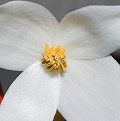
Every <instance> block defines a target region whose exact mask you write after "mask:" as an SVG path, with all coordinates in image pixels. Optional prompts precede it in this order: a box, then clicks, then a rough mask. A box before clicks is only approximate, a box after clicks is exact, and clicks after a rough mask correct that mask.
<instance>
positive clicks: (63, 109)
mask: <svg viewBox="0 0 120 121" xmlns="http://www.w3.org/2000/svg"><path fill="white" fill-rule="evenodd" d="M67 63H68V68H67V69H66V73H64V74H63V76H62V87H61V96H60V103H59V108H58V109H59V111H60V113H61V114H62V115H63V116H64V117H65V118H66V120H67V121H120V66H119V64H118V63H117V62H116V61H115V60H114V59H113V58H112V57H111V56H109V57H106V58H102V59H98V60H84V61H83V60H79V61H77V60H67Z"/></svg>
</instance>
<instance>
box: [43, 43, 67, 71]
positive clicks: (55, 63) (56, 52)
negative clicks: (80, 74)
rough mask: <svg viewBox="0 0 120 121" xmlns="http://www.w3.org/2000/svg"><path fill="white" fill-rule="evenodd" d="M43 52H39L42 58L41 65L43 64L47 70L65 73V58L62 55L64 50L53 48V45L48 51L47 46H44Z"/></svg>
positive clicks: (58, 47) (59, 47)
mask: <svg viewBox="0 0 120 121" xmlns="http://www.w3.org/2000/svg"><path fill="white" fill-rule="evenodd" d="M45 50H46V52H41V54H42V56H43V58H42V59H41V61H42V64H45V66H46V67H47V70H50V71H51V72H52V71H55V70H57V71H58V72H60V69H61V70H62V71H65V68H66V67H67V63H66V60H65V58H66V56H65V55H64V53H65V51H66V50H65V49H63V50H62V46H60V45H58V46H57V47H55V44H53V46H52V47H51V48H50V49H49V45H48V44H47V43H46V44H45Z"/></svg>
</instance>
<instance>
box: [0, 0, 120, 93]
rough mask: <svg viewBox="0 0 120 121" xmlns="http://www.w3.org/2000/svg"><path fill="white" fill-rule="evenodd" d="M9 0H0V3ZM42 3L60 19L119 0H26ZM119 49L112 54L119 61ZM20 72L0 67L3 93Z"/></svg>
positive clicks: (117, 2) (112, 3) (117, 3)
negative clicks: (90, 6)
mask: <svg viewBox="0 0 120 121" xmlns="http://www.w3.org/2000/svg"><path fill="white" fill-rule="evenodd" d="M8 1H11V0H0V5H2V4H4V3H6V2H8ZM28 1H32V2H36V3H38V4H41V5H43V6H44V7H46V8H47V9H48V10H50V11H51V12H52V13H53V14H54V16H55V17H56V18H57V19H58V20H59V21H60V20H61V19H62V18H63V17H64V16H65V14H66V13H68V12H70V11H73V10H75V9H79V8H81V7H84V6H88V5H120V0H28ZM119 53H120V50H119V51H117V52H115V53H114V54H112V56H113V57H114V58H115V59H116V60H117V61H118V62H119V63H120V54H119ZM20 73H21V72H15V71H8V70H4V69H0V80H1V83H2V87H3V91H4V93H5V92H6V91H7V89H8V87H9V86H10V84H11V83H12V82H13V81H14V80H15V78H16V77H17V76H18V75H19V74H20Z"/></svg>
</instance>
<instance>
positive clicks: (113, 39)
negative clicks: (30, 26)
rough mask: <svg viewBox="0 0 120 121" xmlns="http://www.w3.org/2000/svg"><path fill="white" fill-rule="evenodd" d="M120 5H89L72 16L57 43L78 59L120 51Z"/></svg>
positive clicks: (69, 54) (62, 26) (60, 30)
mask: <svg viewBox="0 0 120 121" xmlns="http://www.w3.org/2000/svg"><path fill="white" fill-rule="evenodd" d="M119 26H120V6H89V7H84V8H82V9H78V10H76V11H73V12H70V13H68V14H67V15H66V16H65V17H64V18H63V20H62V21H61V23H60V27H59V30H58V33H57V35H56V36H57V37H58V39H57V40H58V41H60V42H56V43H58V44H60V45H62V46H64V48H65V49H66V55H67V57H69V58H75V59H96V58H101V57H105V56H107V55H109V54H111V53H112V52H114V51H116V50H118V49H119V48H120V27H119Z"/></svg>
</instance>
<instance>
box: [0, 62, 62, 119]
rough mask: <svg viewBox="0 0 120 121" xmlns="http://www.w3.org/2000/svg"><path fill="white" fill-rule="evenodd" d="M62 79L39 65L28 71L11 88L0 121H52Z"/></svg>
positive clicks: (2, 106)
mask: <svg viewBox="0 0 120 121" xmlns="http://www.w3.org/2000/svg"><path fill="white" fill-rule="evenodd" d="M60 86H61V78H60V75H59V74H55V73H51V74H50V73H47V72H46V71H45V68H44V67H42V65H41V63H40V62H36V63H35V64H33V65H32V66H30V67H29V68H28V69H26V70H25V71H24V72H23V73H22V74H21V75H20V76H19V77H18V78H17V79H16V80H15V81H14V82H13V84H12V85H11V86H10V88H9V90H8V91H7V93H6V95H5V97H4V99H3V101H2V104H1V107H0V120H1V121H52V120H53V118H54V115H55V112H56V109H57V106H58V100H59V93H60Z"/></svg>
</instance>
